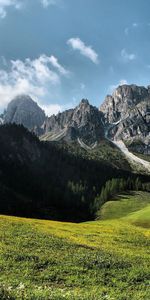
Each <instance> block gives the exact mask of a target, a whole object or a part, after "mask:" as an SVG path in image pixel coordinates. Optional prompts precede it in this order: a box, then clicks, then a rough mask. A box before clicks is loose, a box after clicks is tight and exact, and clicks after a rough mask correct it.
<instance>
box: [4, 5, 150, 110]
mask: <svg viewBox="0 0 150 300" xmlns="http://www.w3.org/2000/svg"><path fill="white" fill-rule="evenodd" d="M149 12H150V1H149V0H144V1H143V0H125V1H124V0H0V112H2V111H3V110H4V108H6V107H7V104H8V103H9V102H10V101H11V100H12V99H13V98H14V97H15V96H16V95H18V94H28V95H30V96H31V97H32V98H33V99H34V100H35V101H37V102H38V104H39V105H40V106H41V107H42V108H43V109H45V111H46V113H47V114H48V115H51V114H53V113H57V112H59V111H63V110H65V109H68V108H70V107H74V106H76V105H77V104H78V103H79V102H80V100H81V99H82V98H87V99H88V100H89V101H90V103H91V104H93V105H95V106H97V107H99V106H100V104H101V103H102V102H103V100H104V98H105V96H106V95H107V94H111V93H112V91H113V89H115V88H116V87H117V86H118V85H121V84H125V83H127V84H132V83H133V84H137V85H144V86H147V85H149V84H150V14H149Z"/></svg>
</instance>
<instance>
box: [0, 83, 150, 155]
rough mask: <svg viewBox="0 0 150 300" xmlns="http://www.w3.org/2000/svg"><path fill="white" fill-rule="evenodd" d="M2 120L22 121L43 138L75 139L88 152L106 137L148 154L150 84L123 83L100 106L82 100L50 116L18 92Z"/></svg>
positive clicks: (149, 149)
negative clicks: (146, 85)
mask: <svg viewBox="0 0 150 300" xmlns="http://www.w3.org/2000/svg"><path fill="white" fill-rule="evenodd" d="M3 119H4V121H3ZM3 119H2V118H1V120H0V122H1V123H2V122H4V123H16V124H23V125H24V126H25V127H27V128H28V129H29V130H30V131H33V132H34V133H36V134H37V135H38V136H39V137H40V139H41V140H44V141H53V142H54V141H55V142H58V141H59V142H60V141H61V142H66V143H67V144H72V143H74V142H75V143H76V144H78V145H80V147H82V148H84V149H85V150H87V151H88V150H92V149H94V148H96V147H97V146H99V144H100V143H101V141H103V140H106V139H109V140H111V141H112V142H113V141H120V140H122V141H123V142H124V143H125V144H126V146H127V147H128V149H130V150H132V151H133V152H137V153H141V154H146V155H148V154H150V86H148V87H147V88H145V87H141V86H136V85H127V84H126V85H122V86H119V87H118V88H116V90H115V91H114V92H113V94H112V95H108V96H106V98H105V100H104V102H103V104H102V105H101V106H100V109H98V108H96V107H94V106H92V105H90V104H89V102H88V100H87V99H82V100H81V102H80V103H79V105H78V106H77V107H75V108H74V109H69V110H66V111H64V112H62V113H58V114H57V115H52V116H51V117H46V116H45V113H44V111H43V110H42V109H41V108H40V107H39V106H38V105H37V103H36V102H34V101H33V100H32V99H31V98H30V97H29V96H26V95H21V96H18V97H16V98H15V99H13V100H12V101H11V102H10V103H9V104H8V108H7V110H6V113H5V114H4V118H3Z"/></svg>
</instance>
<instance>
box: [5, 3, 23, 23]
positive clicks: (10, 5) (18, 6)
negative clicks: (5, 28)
mask: <svg viewBox="0 0 150 300" xmlns="http://www.w3.org/2000/svg"><path fill="white" fill-rule="evenodd" d="M9 7H14V8H15V9H20V8H21V7H22V3H21V1H20V0H0V18H2V19H3V18H5V17H6V15H7V9H8V8H9Z"/></svg>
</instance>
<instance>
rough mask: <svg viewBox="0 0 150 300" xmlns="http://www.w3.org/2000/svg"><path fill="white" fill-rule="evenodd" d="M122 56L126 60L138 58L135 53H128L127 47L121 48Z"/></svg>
mask: <svg viewBox="0 0 150 300" xmlns="http://www.w3.org/2000/svg"><path fill="white" fill-rule="evenodd" d="M121 57H122V59H123V61H124V62H128V61H132V60H135V59H136V55H135V54H134V53H128V52H127V51H126V49H122V50H121Z"/></svg>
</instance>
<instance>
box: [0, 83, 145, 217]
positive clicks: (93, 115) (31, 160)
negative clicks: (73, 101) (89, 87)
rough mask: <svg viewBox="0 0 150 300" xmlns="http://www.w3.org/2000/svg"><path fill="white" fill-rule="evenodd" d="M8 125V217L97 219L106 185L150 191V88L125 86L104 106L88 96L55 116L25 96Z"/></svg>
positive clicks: (5, 119) (3, 171) (4, 121)
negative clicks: (95, 104)
mask: <svg viewBox="0 0 150 300" xmlns="http://www.w3.org/2000/svg"><path fill="white" fill-rule="evenodd" d="M0 120H1V126H0V144H1V147H0V182H1V185H0V190H1V199H2V201H1V212H3V213H7V214H13V215H15V214H16V215H25V216H36V217H44V218H56V219H67V220H68V219H69V220H72V219H74V220H82V219H91V218H93V217H95V214H96V211H97V209H98V208H99V207H100V206H101V204H102V203H103V202H105V201H106V200H107V197H109V193H108V191H107V192H106V191H105V196H104V195H101V193H102V190H104V189H105V188H106V185H110V186H111V185H112V186H113V185H115V188H116V186H118V185H119V189H120V188H121V189H135V187H136V186H137V185H138V187H137V188H139V187H142V188H143V189H144V190H149V179H150V87H148V88H145V87H139V86H136V85H122V86H119V87H118V88H117V89H116V90H115V91H114V92H113V94H112V95H108V96H106V98H105V100H104V102H103V104H102V105H101V106H100V108H99V109H98V108H96V107H94V106H92V105H90V103H89V101H88V100H87V99H82V100H81V102H80V103H79V105H78V106H77V107H75V108H73V109H69V110H66V111H64V112H62V113H58V114H57V115H52V116H51V117H47V116H46V115H45V112H44V111H43V110H42V109H41V108H40V107H39V106H38V105H37V103H36V102H34V101H33V100H32V99H31V97H29V96H27V95H19V96H17V97H16V98H15V99H13V100H12V101H11V102H10V103H9V104H8V107H7V110H6V111H5V112H4V114H3V115H1V119H0ZM112 180H114V181H116V182H114V183H112ZM120 181H121V183H120ZM120 186H122V187H120ZM109 189H110V188H109ZM110 190H111V189H110ZM109 192H110V193H113V191H109ZM103 193H104V191H103ZM107 194H108V195H107Z"/></svg>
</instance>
